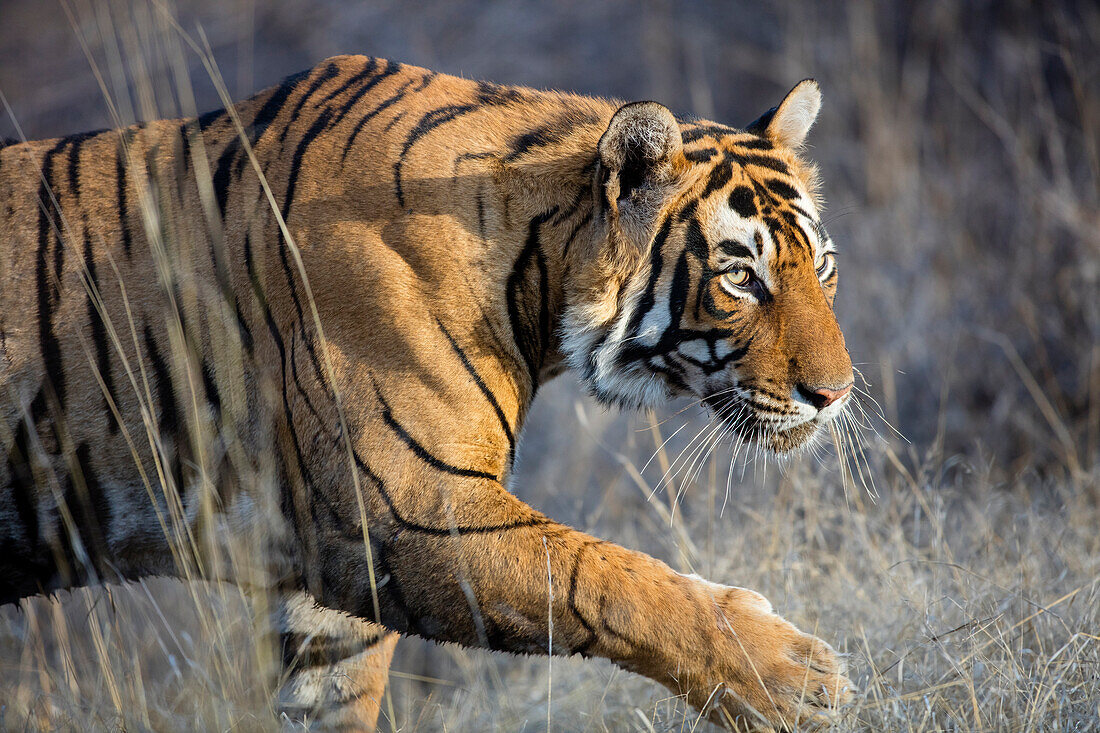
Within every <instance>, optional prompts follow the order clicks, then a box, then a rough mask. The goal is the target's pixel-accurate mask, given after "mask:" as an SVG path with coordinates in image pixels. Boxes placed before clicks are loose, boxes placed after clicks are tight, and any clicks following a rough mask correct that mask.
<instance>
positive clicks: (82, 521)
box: [59, 443, 112, 568]
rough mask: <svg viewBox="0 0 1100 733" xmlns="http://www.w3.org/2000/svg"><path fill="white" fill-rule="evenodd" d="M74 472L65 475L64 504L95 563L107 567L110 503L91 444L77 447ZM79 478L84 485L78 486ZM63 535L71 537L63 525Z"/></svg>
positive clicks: (110, 518)
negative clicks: (92, 459) (99, 476)
mask: <svg viewBox="0 0 1100 733" xmlns="http://www.w3.org/2000/svg"><path fill="white" fill-rule="evenodd" d="M75 459H76V466H75V469H76V470H75V471H74V472H73V474H74V475H71V476H69V477H68V478H67V479H66V487H65V494H64V497H65V504H66V506H67V507H68V508H69V512H70V513H71V515H72V518H73V524H74V525H75V526H74V530H75V532H76V533H77V534H78V535H79V537H80V540H81V542H82V543H83V544H84V548H85V550H87V552H88V554H89V556H90V558H91V559H92V562H93V565H94V566H96V567H97V568H98V567H104V566H105V563H104V562H103V561H104V560H106V557H105V556H106V554H107V550H108V545H107V538H108V537H109V536H110V531H111V520H112V512H111V504H110V499H109V497H108V496H107V493H106V492H105V491H104V490H103V487H102V486H101V485H100V483H99V480H98V478H97V477H96V474H95V471H94V470H93V468H92V463H91V448H90V447H89V446H88V444H87V443H81V444H80V445H79V446H78V447H77V449H76V456H75ZM78 481H79V482H80V483H82V484H83V485H82V486H81V487H80V488H79V489H78V488H77V483H78ZM59 534H60V536H62V537H68V534H69V533H68V532H66V531H65V530H64V529H61V531H60V532H59Z"/></svg>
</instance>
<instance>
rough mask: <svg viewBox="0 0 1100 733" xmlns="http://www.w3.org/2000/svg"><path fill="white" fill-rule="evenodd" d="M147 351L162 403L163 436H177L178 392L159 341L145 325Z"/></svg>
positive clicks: (159, 399) (160, 421) (160, 422)
mask: <svg viewBox="0 0 1100 733" xmlns="http://www.w3.org/2000/svg"><path fill="white" fill-rule="evenodd" d="M144 337H145V352H146V355H147V356H148V358H149V364H150V366H152V368H153V386H154V387H155V389H156V393H157V401H158V402H159V404H160V411H159V418H158V420H157V424H158V426H159V428H160V431H161V438H165V437H169V438H173V439H174V438H176V437H177V435H178V433H179V426H180V423H179V411H178V409H177V408H176V393H175V390H174V389H173V388H172V374H171V373H170V372H169V371H168V365H167V364H165V363H164V359H163V357H161V354H160V349H158V348H157V341H156V339H155V338H153V331H152V329H151V328H149V326H148V325H146V326H145V331H144Z"/></svg>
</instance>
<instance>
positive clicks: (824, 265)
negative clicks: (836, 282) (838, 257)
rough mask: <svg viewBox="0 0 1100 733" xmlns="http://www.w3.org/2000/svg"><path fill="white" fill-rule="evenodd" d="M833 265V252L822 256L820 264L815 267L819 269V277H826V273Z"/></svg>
mask: <svg viewBox="0 0 1100 733" xmlns="http://www.w3.org/2000/svg"><path fill="white" fill-rule="evenodd" d="M832 263H833V253H832V252H826V253H825V254H823V255H821V259H820V260H818V262H816V263H815V265H816V267H817V275H818V277H820V276H822V275H824V274H825V271H826V270H828V269H829V265H831V264H832Z"/></svg>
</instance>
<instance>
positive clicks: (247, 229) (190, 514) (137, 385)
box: [0, 56, 854, 730]
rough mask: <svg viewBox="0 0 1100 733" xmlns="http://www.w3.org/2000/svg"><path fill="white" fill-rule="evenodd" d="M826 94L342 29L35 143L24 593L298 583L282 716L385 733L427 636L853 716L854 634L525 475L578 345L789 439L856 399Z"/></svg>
mask: <svg viewBox="0 0 1100 733" xmlns="http://www.w3.org/2000/svg"><path fill="white" fill-rule="evenodd" d="M820 107H821V92H820V89H819V86H818V85H817V83H816V82H815V81H813V80H811V79H807V80H804V81H802V82H800V83H799V84H798V85H796V86H795V87H794V88H793V89H792V90H791V91H790V92H789V93H788V94H787V95H786V96H785V97H784V98H783V99H782V101H781V102H780V104H778V105H777V106H776V107H773V108H772V109H771V110H769V111H768V112H767V113H765V114H764V115H763V116H761V117H760V118H758V119H757V120H756V121H755V122H753V123H752V124H750V125H748V126H747V127H746V128H744V129H738V128H734V127H730V126H726V125H723V124H719V123H715V122H711V121H707V120H702V119H696V118H689V117H677V116H676V115H674V114H673V113H672V112H671V111H670V110H669V109H668V108H667V107H665V106H663V105H662V104H660V103H657V102H653V101H641V102H632V103H624V102H622V101H617V100H609V99H602V98H594V97H588V96H582V95H577V94H570V93H563V92H556V91H538V90H534V89H530V88H525V87H520V86H508V85H499V84H495V83H489V82H482V81H473V80H468V79H464V78H458V77H454V76H448V75H445V74H441V73H436V72H433V71H429V70H426V69H423V68H418V67H416V66H411V65H406V64H402V63H397V62H393V61H387V60H383V59H379V58H373V57H364V56H340V57H335V58H332V59H329V60H326V61H323V62H321V63H320V64H318V65H317V66H315V67H314V68H312V69H309V70H308V71H305V72H302V73H300V74H297V75H294V76H291V77H289V78H287V79H285V80H284V81H283V82H282V83H280V84H278V85H277V86H275V87H272V88H269V89H267V90H265V91H262V92H260V93H258V94H257V95H256V96H253V97H251V98H250V99H247V100H246V101H243V102H239V103H232V104H230V103H227V104H226V105H225V107H224V108H222V109H218V110H215V111H212V112H209V113H206V114H203V115H200V116H193V117H187V118H183V119H176V120H160V121H152V122H147V123H142V124H137V125H132V126H129V127H124V128H121V129H117V130H108V131H99V132H92V133H86V134H79V135H72V136H68V137H62V138H57V139H52V140H42V141H34V142H26V141H24V142H9V143H8V144H6V145H5V147H3V149H2V150H0V216H2V219H0V232H2V237H0V238H2V240H3V242H4V245H5V246H4V247H3V249H2V251H0V283H2V290H0V384H2V385H3V388H2V396H0V428H2V432H0V439H2V442H3V451H4V454H5V459H4V460H2V461H0V603H13V602H17V601H18V600H19V599H22V598H25V597H28V596H32V595H36V594H49V593H53V592H55V591H58V590H59V589H66V588H73V587H79V586H86V585H89V584H95V583H101V582H106V581H113V582H125V581H133V580H137V579H140V578H145V577H149V576H154V575H155V576H169V577H178V578H188V579H190V578H195V577H199V578H204V579H212V580H218V581H225V582H229V583H237V584H238V585H240V586H241V587H242V588H244V589H245V590H246V591H247V592H249V593H258V592H259V591H263V592H264V593H268V594H270V598H271V601H270V603H269V604H268V609H269V613H270V618H271V623H272V628H273V632H272V634H273V637H275V639H276V641H275V643H276V644H277V645H278V649H277V653H276V654H275V656H276V657H278V659H276V662H275V666H277V667H278V670H277V671H278V674H277V679H278V685H277V687H273V693H274V700H273V703H272V705H273V709H274V710H275V711H276V712H277V713H278V714H280V715H281V716H282V719H283V720H284V721H292V722H294V723H295V724H297V725H306V726H310V727H312V728H314V729H330V730H373V729H375V727H376V725H377V724H378V716H379V711H380V708H381V705H382V702H381V701H382V699H383V697H384V691H385V688H386V683H387V677H388V669H389V665H390V661H391V659H392V656H393V654H394V648H395V645H396V643H397V640H398V638H399V636H400V635H403V634H406V635H417V636H420V637H423V638H426V639H429V640H434V641H439V642H453V643H456V644H460V645H464V646H467V647H477V648H484V649H490V650H496V651H503V652H511V653H522V654H553V655H580V656H582V657H586V658H588V657H600V658H603V659H607V660H610V661H611V662H613V663H614V664H616V665H618V666H619V667H621V668H623V669H625V670H628V671H630V672H634V673H637V674H640V675H644V676H646V677H648V678H650V679H651V680H654V681H656V682H658V683H660V684H662V685H664V686H666V687H667V688H669V689H670V690H671V691H672V692H673V693H674V694H676V695H681V696H684V698H686V700H687V701H688V703H690V704H691V705H693V706H695V707H696V708H698V709H699V710H700V711H701V712H702V714H704V715H706V716H708V717H709V718H710V719H711V720H714V721H717V722H719V723H724V724H726V725H731V726H739V727H740V728H746V727H750V728H759V729H769V730H770V729H791V728H794V727H796V726H808V725H810V726H812V725H814V724H816V723H819V722H821V721H823V720H829V719H831V717H832V716H835V714H836V711H837V710H838V709H839V707H840V706H841V705H842V704H843V703H844V701H845V700H847V699H850V698H851V696H852V694H853V689H854V688H853V686H852V682H851V681H850V680H849V679H848V677H846V665H845V661H844V659H843V657H842V656H841V655H840V654H838V653H837V652H836V651H835V650H834V649H833V647H832V646H830V645H829V644H828V643H826V642H825V641H823V640H821V639H819V638H817V637H815V636H812V635H809V634H806V633H803V632H801V631H800V630H798V629H797V628H796V627H795V626H794V625H792V624H791V623H789V622H788V621H786V620H785V619H783V618H782V617H780V616H779V615H777V614H776V612H775V611H774V610H773V607H772V605H771V604H770V603H769V602H768V600H767V599H766V598H764V597H763V596H762V595H760V594H759V593H757V592H755V591H752V590H749V589H746V588H741V587H736V586H732V585H721V584H718V583H715V582H711V581H708V580H705V579H703V578H701V577H699V576H696V575H685V574H681V573H678V572H676V571H674V570H673V569H671V568H670V567H669V566H668V565H666V564H665V563H663V562H661V561H659V560H657V559H654V558H652V557H649V556H647V555H645V554H642V553H640V552H636V551H632V550H629V549H626V548H624V547H621V546H618V545H615V544H613V543H610V542H608V541H605V540H602V539H598V538H596V537H592V536H590V535H587V534H585V533H582V532H580V531H577V530H575V529H572V528H570V527H568V526H565V525H563V524H560V523H558V522H555V521H554V520H552V519H551V518H549V517H548V516H545V515H544V514H542V513H540V512H538V511H536V510H535V509H533V508H531V507H529V506H528V505H526V504H524V503H523V502H521V501H520V500H519V499H518V498H516V496H515V495H514V494H513V492H512V490H511V489H513V488H514V482H513V479H512V477H513V464H514V462H515V458H516V451H517V446H518V444H519V441H520V437H521V433H522V428H523V424H524V421H525V419H526V418H527V416H528V415H529V413H530V409H531V405H532V401H533V400H534V398H535V395H536V394H537V392H538V390H539V389H540V388H541V387H542V386H543V385H544V384H545V383H546V382H547V381H548V380H550V379H552V378H553V377H554V376H556V375H558V374H560V373H562V372H564V371H567V370H570V371H572V372H573V373H575V374H576V375H577V377H578V379H579V381H580V383H581V384H582V385H583V386H584V388H585V389H586V390H587V391H588V392H589V393H590V394H591V395H592V396H593V397H594V398H595V400H597V401H598V402H599V403H602V404H604V405H608V406H612V407H619V408H624V409H639V408H645V407H651V406H656V405H660V404H663V403H666V402H667V401H668V400H670V399H673V398H677V397H689V398H691V399H694V400H697V401H700V402H702V403H703V404H704V405H705V406H706V408H707V409H709V410H710V411H711V412H712V414H713V417H714V419H715V420H717V421H719V422H720V423H721V424H723V425H725V426H727V427H728V428H729V430H730V431H731V432H733V433H735V434H736V435H738V436H740V438H741V439H742V440H746V441H755V442H757V443H758V444H759V445H760V446H762V447H763V448H764V449H766V450H767V451H770V452H771V453H774V454H776V455H785V454H789V453H792V452H796V451H799V450H802V449H805V448H806V447H808V446H810V445H812V444H813V442H814V441H815V440H816V439H817V437H818V436H819V435H820V434H821V433H822V431H824V430H827V429H828V426H829V424H830V422H831V421H832V420H834V419H835V418H836V417H837V416H838V415H839V414H841V412H842V411H843V410H844V408H845V405H846V403H847V402H848V400H849V399H850V396H851V389H852V386H853V369H852V363H851V360H850V358H849V355H848V351H847V349H846V346H845V342H844V337H843V335H842V333H841V330H840V327H839V325H838V323H837V320H836V318H835V316H834V313H833V303H834V298H835V295H836V288H837V277H838V271H837V262H836V255H835V246H834V244H833V241H832V240H831V239H830V237H829V235H828V234H827V232H826V231H825V228H824V226H823V225H822V222H821V217H820V214H819V211H820V209H821V203H820V200H819V188H820V184H819V182H818V173H817V170H816V168H815V166H814V165H813V164H812V163H811V162H810V161H809V160H807V159H806V158H805V157H804V156H803V155H802V153H801V150H802V148H803V145H804V141H805V139H806V137H807V135H808V132H809V130H810V128H811V126H812V125H813V123H814V122H815V120H816V118H817V115H818V112H819V110H820ZM234 538H237V539H240V538H251V539H249V540H248V541H249V542H252V544H251V545H249V547H251V548H252V551H249V552H244V553H241V552H238V553H236V554H233V553H232V552H231V548H229V543H230V540H232V539H234Z"/></svg>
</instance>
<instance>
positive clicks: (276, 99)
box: [211, 71, 310, 219]
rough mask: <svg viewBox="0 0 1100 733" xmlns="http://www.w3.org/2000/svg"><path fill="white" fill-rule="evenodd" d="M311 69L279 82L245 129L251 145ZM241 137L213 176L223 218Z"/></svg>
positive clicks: (227, 150)
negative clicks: (234, 160)
mask: <svg viewBox="0 0 1100 733" xmlns="http://www.w3.org/2000/svg"><path fill="white" fill-rule="evenodd" d="M309 74H310V72H309V71H303V72H301V73H298V74H295V75H293V76H289V77H287V78H286V79H284V80H283V81H282V83H280V84H279V87H278V88H277V89H276V90H275V91H274V92H272V94H271V96H270V97H268V99H267V101H266V102H264V104H263V106H262V107H260V110H259V111H258V112H257V113H256V116H255V117H253V118H252V123H251V124H250V125H249V126H248V129H247V130H246V131H245V132H246V134H247V136H248V142H249V144H250V145H255V144H256V141H258V140H259V139H260V138H261V137H262V136H263V134H264V132H266V131H267V128H268V127H270V126H271V123H272V122H274V121H275V120H276V119H277V118H278V116H279V113H280V112H281V111H282V109H283V107H284V106H285V105H286V101H287V99H288V98H289V97H290V95H291V94H292V93H293V92H294V90H295V89H296V88H297V86H298V84H300V83H301V82H302V80H303V79H306V78H307V77H308V76H309ZM241 148H242V145H241V139H240V136H239V135H236V134H234V135H233V137H232V138H231V139H230V140H229V142H228V143H227V144H226V146H225V150H224V151H223V152H222V154H221V156H220V157H219V158H218V164H217V165H216V166H215V171H214V175H213V178H212V181H211V183H212V185H213V187H214V195H215V197H216V198H217V201H218V211H219V212H220V213H221V217H222V219H224V218H225V207H226V202H227V200H228V198H229V185H230V183H231V177H230V172H231V170H232V164H233V159H234V158H235V157H236V155H237V154H238V153H239V152H240V151H241Z"/></svg>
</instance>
